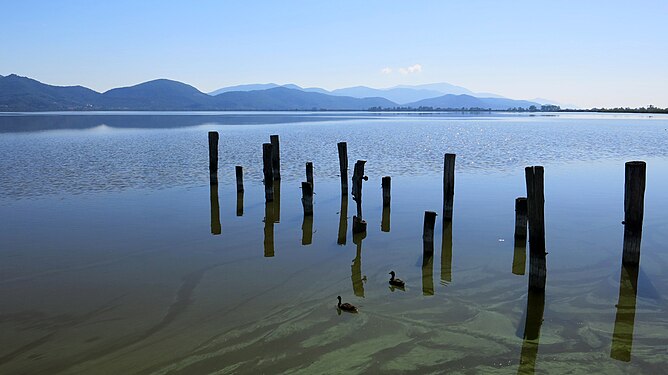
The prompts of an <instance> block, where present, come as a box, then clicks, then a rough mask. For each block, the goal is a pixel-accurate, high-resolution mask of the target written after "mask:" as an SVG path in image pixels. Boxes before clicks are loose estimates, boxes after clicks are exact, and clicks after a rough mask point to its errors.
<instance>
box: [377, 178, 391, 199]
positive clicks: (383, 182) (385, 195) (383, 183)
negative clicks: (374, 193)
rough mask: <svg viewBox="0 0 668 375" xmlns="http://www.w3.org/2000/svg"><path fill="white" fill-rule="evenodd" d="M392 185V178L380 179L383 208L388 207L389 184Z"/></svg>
mask: <svg viewBox="0 0 668 375" xmlns="http://www.w3.org/2000/svg"><path fill="white" fill-rule="evenodd" d="M391 183H392V177H390V176H385V177H383V178H382V180H381V183H380V186H381V188H382V189H383V207H388V206H389V205H390V184H391Z"/></svg>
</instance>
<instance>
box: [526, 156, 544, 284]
mask: <svg viewBox="0 0 668 375" xmlns="http://www.w3.org/2000/svg"><path fill="white" fill-rule="evenodd" d="M524 171H525V177H526V185H527V212H528V217H529V289H530V290H536V291H542V290H545V279H546V277H547V267H546V260H545V255H546V254H547V253H546V252H545V212H544V209H545V196H544V181H543V174H544V171H543V167H542V166H534V167H526V168H525V170H524Z"/></svg>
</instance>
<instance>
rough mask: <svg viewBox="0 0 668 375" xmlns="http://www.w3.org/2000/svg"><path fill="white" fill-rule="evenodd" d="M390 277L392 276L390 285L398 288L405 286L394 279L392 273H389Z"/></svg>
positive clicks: (400, 281) (402, 282)
mask: <svg viewBox="0 0 668 375" xmlns="http://www.w3.org/2000/svg"><path fill="white" fill-rule="evenodd" d="M390 275H392V277H390V285H392V286H398V287H404V286H405V285H406V283H404V281H403V280H401V279H395V278H394V275H395V274H394V271H390Z"/></svg>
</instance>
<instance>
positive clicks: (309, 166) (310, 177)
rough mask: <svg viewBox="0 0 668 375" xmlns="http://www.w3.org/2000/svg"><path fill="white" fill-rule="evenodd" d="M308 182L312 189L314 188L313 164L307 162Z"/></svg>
mask: <svg viewBox="0 0 668 375" xmlns="http://www.w3.org/2000/svg"><path fill="white" fill-rule="evenodd" d="M306 182H308V183H310V184H311V188H314V185H313V163H312V162H310V161H309V162H306Z"/></svg>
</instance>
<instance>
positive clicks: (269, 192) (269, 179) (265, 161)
mask: <svg viewBox="0 0 668 375" xmlns="http://www.w3.org/2000/svg"><path fill="white" fill-rule="evenodd" d="M272 149H273V147H272V146H271V143H263V144H262V170H263V172H264V199H265V201H267V202H271V201H273V200H274V170H273V168H272V165H271V157H272Z"/></svg>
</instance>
